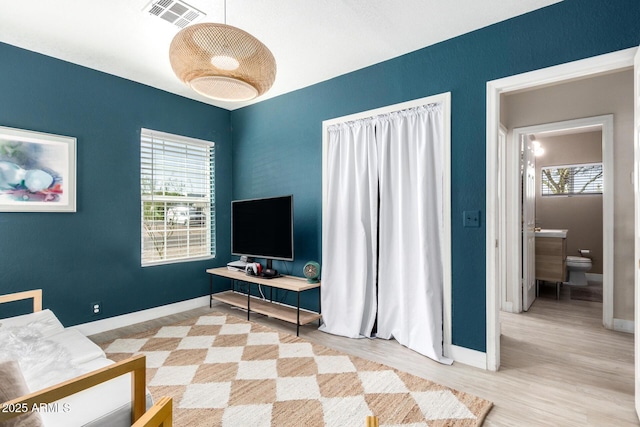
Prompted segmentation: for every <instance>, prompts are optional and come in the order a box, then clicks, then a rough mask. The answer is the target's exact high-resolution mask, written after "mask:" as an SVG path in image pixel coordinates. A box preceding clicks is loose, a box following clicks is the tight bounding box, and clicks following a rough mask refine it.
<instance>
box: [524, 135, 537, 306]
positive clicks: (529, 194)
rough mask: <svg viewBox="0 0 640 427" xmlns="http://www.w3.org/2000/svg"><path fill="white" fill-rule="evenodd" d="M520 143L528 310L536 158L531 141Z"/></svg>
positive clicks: (533, 270) (532, 286)
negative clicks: (521, 148)
mask: <svg viewBox="0 0 640 427" xmlns="http://www.w3.org/2000/svg"><path fill="white" fill-rule="evenodd" d="M523 139H524V141H522V147H523V150H522V164H523V165H524V167H523V171H522V180H523V182H522V214H523V215H522V219H523V224H522V309H523V310H524V311H527V310H529V307H531V304H533V300H535V299H536V236H535V232H534V229H535V226H536V158H535V151H534V146H533V141H531V138H530V137H529V136H528V135H525V136H523Z"/></svg>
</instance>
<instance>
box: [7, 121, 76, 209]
mask: <svg viewBox="0 0 640 427" xmlns="http://www.w3.org/2000/svg"><path fill="white" fill-rule="evenodd" d="M0 212H76V138H74V137H70V136H61V135H53V134H49V133H42V132H35V131H29V130H23V129H15V128H10V127H4V126H0Z"/></svg>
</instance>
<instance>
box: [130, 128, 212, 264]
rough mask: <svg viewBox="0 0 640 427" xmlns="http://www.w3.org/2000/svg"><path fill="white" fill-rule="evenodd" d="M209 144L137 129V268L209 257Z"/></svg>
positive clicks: (210, 161) (210, 217) (210, 183)
mask: <svg viewBox="0 0 640 427" xmlns="http://www.w3.org/2000/svg"><path fill="white" fill-rule="evenodd" d="M214 156H215V153H214V144H213V143H212V142H208V141H201V140H197V139H192V138H187V137H183V136H179V135H171V134H167V133H163V132H158V131H153V130H149V129H142V131H141V138H140V196H141V197H140V199H141V213H142V227H141V228H142V244H141V253H142V265H143V266H145V265H156V264H165V263H171V262H180V261H187V260H195V259H204V258H211V257H214V256H215V246H216V245H215V235H216V233H215V203H214V200H215V197H214V196H215V190H214V165H215V161H214V160H215V157H214Z"/></svg>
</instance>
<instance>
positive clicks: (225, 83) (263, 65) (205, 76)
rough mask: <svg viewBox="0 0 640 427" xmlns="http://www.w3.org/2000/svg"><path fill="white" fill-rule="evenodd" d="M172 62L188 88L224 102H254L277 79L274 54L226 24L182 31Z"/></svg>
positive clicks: (174, 45) (171, 49)
mask: <svg viewBox="0 0 640 427" xmlns="http://www.w3.org/2000/svg"><path fill="white" fill-rule="evenodd" d="M225 3H226V2H225ZM225 21H226V4H225ZM169 60H170V62H171V67H172V68H173V72H174V73H175V74H176V76H178V78H179V79H180V80H182V81H183V82H184V83H185V84H187V86H189V87H191V88H192V89H193V90H194V91H196V92H198V93H199V94H201V95H204V96H206V97H208V98H212V99H216V100H221V101H248V100H250V99H253V98H255V97H257V96H260V95H262V94H263V93H265V92H266V91H267V90H269V88H270V87H271V85H273V81H274V80H275V78H276V61H275V59H274V57H273V54H271V51H270V50H269V49H268V48H267V47H266V46H265V45H264V44H262V42H260V40H258V39H256V38H255V37H253V36H252V35H251V34H249V33H247V32H246V31H243V30H241V29H239V28H236V27H232V26H231V25H227V24H226V23H225V24H216V23H203V24H194V25H190V26H188V27H186V28H184V29H182V30H181V31H180V32H179V33H178V34H176V36H175V37H174V38H173V41H172V42H171V46H170V47H169Z"/></svg>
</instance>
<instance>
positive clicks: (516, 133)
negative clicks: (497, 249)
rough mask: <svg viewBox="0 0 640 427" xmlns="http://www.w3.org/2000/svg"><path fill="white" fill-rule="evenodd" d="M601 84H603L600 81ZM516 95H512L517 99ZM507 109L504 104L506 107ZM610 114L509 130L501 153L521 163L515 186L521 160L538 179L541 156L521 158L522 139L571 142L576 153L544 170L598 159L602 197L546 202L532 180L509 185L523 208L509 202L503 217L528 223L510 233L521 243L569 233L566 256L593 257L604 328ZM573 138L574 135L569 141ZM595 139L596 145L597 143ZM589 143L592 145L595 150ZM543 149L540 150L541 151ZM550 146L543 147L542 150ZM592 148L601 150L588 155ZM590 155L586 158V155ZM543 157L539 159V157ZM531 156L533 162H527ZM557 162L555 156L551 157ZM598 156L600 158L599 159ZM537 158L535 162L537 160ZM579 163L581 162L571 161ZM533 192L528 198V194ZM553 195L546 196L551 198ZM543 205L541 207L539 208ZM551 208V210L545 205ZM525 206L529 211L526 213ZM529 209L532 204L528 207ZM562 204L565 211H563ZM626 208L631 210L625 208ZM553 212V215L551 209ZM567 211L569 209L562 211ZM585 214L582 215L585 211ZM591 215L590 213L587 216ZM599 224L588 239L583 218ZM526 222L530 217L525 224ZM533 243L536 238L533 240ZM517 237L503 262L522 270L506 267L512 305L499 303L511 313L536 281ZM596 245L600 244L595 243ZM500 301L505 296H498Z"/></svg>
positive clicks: (608, 319)
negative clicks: (551, 232)
mask: <svg viewBox="0 0 640 427" xmlns="http://www.w3.org/2000/svg"><path fill="white" fill-rule="evenodd" d="M602 83H604V84H606V83H605V82H604V81H603V82H602ZM516 96H517V95H516ZM505 104H506V105H505V106H506V107H508V105H509V103H508V102H507V103H505ZM613 124H614V116H613V115H603V116H595V117H585V118H580V119H574V120H565V121H560V122H554V123H546V124H541V125H535V126H526V127H520V128H516V129H513V130H512V131H511V138H510V141H509V142H508V145H507V147H506V151H507V153H508V154H509V156H510V157H508V158H507V162H514V163H515V164H519V165H521V166H520V167H519V168H510V170H511V171H516V172H517V173H518V175H516V176H507V177H506V179H507V181H511V182H519V181H520V180H521V179H522V178H521V176H520V175H521V174H522V173H524V170H525V169H526V168H524V167H523V165H522V163H523V161H527V163H533V168H534V170H535V171H536V172H535V173H534V176H536V177H537V175H538V171H540V170H541V168H540V164H537V165H536V163H537V162H539V159H540V158H544V157H536V156H535V153H534V154H533V155H532V156H529V157H527V158H525V157H523V156H522V155H521V152H522V149H521V141H523V140H527V141H532V140H533V141H538V142H539V141H541V140H542V141H555V142H556V144H558V143H560V141H564V142H565V144H566V143H570V145H569V146H568V147H571V149H572V150H575V151H578V150H580V152H579V153H575V154H572V153H563V155H562V157H560V158H561V159H562V160H561V161H560V162H559V163H558V161H557V160H555V161H554V160H547V161H546V163H544V164H543V166H551V165H555V166H558V165H563V164H568V163H581V164H585V163H587V162H588V160H589V159H591V160H594V159H595V160H599V162H601V166H602V177H601V178H602V181H601V185H602V190H601V191H602V195H601V196H598V195H596V194H591V195H575V196H572V197H566V196H559V199H556V200H552V201H549V200H545V197H544V196H543V197H540V194H539V193H540V191H541V190H542V185H541V180H540V178H535V183H534V185H533V188H532V187H531V186H524V185H518V186H514V187H515V190H516V191H518V192H519V193H520V194H514V195H515V196H517V197H518V198H519V199H520V200H522V204H523V209H522V212H523V213H522V214H521V209H520V207H519V206H518V205H516V204H514V203H510V204H508V207H507V211H506V216H507V217H510V221H509V222H510V223H511V224H515V223H517V218H519V217H520V215H522V216H523V218H525V221H524V222H523V225H525V224H527V223H530V226H528V227H526V228H525V227H522V228H520V229H519V230H517V231H516V230H513V231H512V232H517V233H522V236H523V241H526V240H531V239H526V240H525V239H524V236H531V235H532V234H535V233H534V231H533V230H534V229H535V228H538V227H539V228H542V229H569V231H568V233H567V240H566V241H567V242H568V243H570V244H568V246H567V254H566V255H568V256H578V255H579V253H578V250H579V249H584V250H587V249H589V248H590V247H591V249H590V250H591V251H593V252H592V253H590V254H589V256H593V257H594V260H593V261H594V262H596V270H597V271H600V272H601V274H602V293H603V295H602V302H603V314H602V319H603V325H604V326H605V327H606V328H607V329H613V328H614V322H613V277H614V262H613V255H614V232H613V231H614V221H615V218H614V168H615V163H614V150H613V147H614V141H613V135H614V125H613ZM569 135H574V137H573V138H572V137H569ZM594 136H595V137H596V138H597V139H596V141H593V137H594ZM598 139H599V141H598ZM594 142H595V143H596V144H595V147H594ZM540 148H542V149H544V147H540ZM549 148H550V147H548V146H547V149H549ZM594 148H596V149H597V150H599V151H600V156H598V153H597V152H596V153H593V151H594ZM589 153H591V154H589ZM543 156H544V155H543ZM532 157H533V159H532ZM555 157H556V159H557V158H558V155H556V156H555ZM598 157H599V158H598ZM536 159H538V160H536ZM576 159H582V160H576ZM531 192H532V193H533V194H529V193H531ZM554 197H557V196H550V198H551V199H553V198H554ZM536 203H537V204H538V205H540V204H543V206H542V207H543V208H544V209H539V208H540V207H541V206H537V207H536ZM549 204H551V205H552V206H549ZM525 205H529V206H528V209H526V207H527V206H525ZM531 205H532V206H531ZM563 206H564V207H563ZM629 207H631V206H629ZM594 208H596V209H599V210H600V212H595V213H593V210H594ZM551 209H553V211H551ZM568 209H569V211H567V210H568ZM527 211H533V212H534V214H533V218H531V214H527ZM585 211H586V212H585ZM589 211H591V212H589ZM554 213H557V215H558V216H559V217H561V218H559V219H558V220H555V219H553V218H552V215H553V214H554ZM600 214H601V216H600V219H599V221H596V222H597V223H598V224H597V227H598V228H599V230H597V231H598V233H596V234H599V232H600V231H601V238H600V239H598V238H593V239H590V238H589V236H587V235H586V234H587V233H592V232H593V231H592V230H590V229H589V227H590V226H593V225H595V224H591V223H590V222H589V221H588V218H590V217H592V216H593V215H595V216H596V217H598V216H599V215H600ZM527 219H529V220H528V221H527ZM534 239H535V237H534ZM516 240H517V239H509V242H508V243H509V245H511V248H510V249H509V252H508V254H507V256H506V258H507V260H506V263H507V264H508V265H513V264H514V263H516V264H517V263H520V261H522V264H521V265H522V269H521V270H520V269H516V268H514V269H511V270H510V274H511V276H510V277H509V279H508V280H507V283H505V285H507V284H510V285H511V289H510V292H505V296H507V297H508V296H512V300H513V301H509V300H508V298H507V301H502V306H503V307H504V306H507V305H508V306H509V307H511V310H505V311H511V312H515V313H519V312H522V311H527V310H528V309H529V307H530V305H531V303H532V302H533V300H534V299H535V295H536V292H535V291H536V289H535V288H536V277H535V267H533V268H532V267H531V266H532V265H535V250H532V249H531V246H532V245H525V244H523V245H518V242H517V241H516ZM593 241H596V242H598V244H597V245H593V244H588V243H586V245H585V242H593ZM600 241H601V243H600ZM573 242H579V243H580V244H574V243H573ZM503 298H504V297H503Z"/></svg>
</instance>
